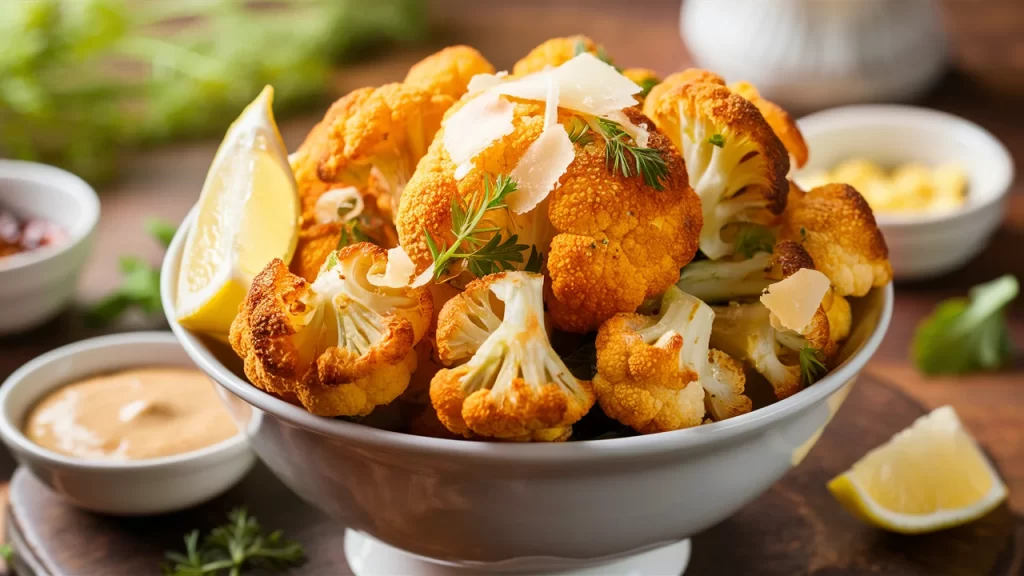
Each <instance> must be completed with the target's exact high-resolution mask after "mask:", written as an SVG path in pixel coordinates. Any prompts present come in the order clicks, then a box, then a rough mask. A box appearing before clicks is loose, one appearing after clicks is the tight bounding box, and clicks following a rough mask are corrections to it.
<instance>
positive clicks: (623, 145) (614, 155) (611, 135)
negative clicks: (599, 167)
mask: <svg viewBox="0 0 1024 576" xmlns="http://www.w3.org/2000/svg"><path fill="white" fill-rule="evenodd" d="M597 126H598V127H599V128H600V129H601V132H602V135H603V136H604V139H605V141H606V145H605V149H604V157H605V161H606V163H607V165H608V170H609V171H610V172H611V173H612V174H614V173H616V172H618V173H619V174H622V175H623V176H624V177H626V178H631V177H632V176H633V175H634V174H640V175H642V176H643V178H644V182H645V183H646V184H647V185H648V186H650V187H651V188H654V189H655V190H663V189H664V186H662V184H661V180H662V179H663V178H666V177H668V164H666V163H665V159H664V158H663V157H662V156H661V152H660V151H659V150H657V149H655V148H641V147H639V146H637V145H636V142H635V141H633V139H632V138H630V137H629V135H628V134H626V131H625V130H623V129H622V126H620V125H619V124H618V123H617V122H612V121H611V120H608V119H607V118H597Z"/></svg>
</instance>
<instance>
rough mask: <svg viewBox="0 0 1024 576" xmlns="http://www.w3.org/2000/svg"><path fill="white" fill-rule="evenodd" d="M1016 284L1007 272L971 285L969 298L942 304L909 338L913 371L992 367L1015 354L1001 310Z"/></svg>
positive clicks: (949, 371) (960, 371) (945, 371)
mask: <svg viewBox="0 0 1024 576" xmlns="http://www.w3.org/2000/svg"><path fill="white" fill-rule="evenodd" d="M1019 291H1020V285H1019V283H1018V281H1017V279H1016V278H1015V277H1013V276H1011V275H1009V274H1007V275H1006V276H1002V277H1000V278H997V279H995V280H992V281H991V282H987V283H985V284H980V285H978V286H975V287H974V288H971V291H970V292H969V294H968V298H952V299H949V300H946V301H944V302H941V303H940V304H939V305H938V306H937V307H936V308H935V311H934V312H932V314H931V315H930V316H929V317H927V318H925V319H924V320H922V321H921V323H920V324H918V326H917V331H916V332H915V333H914V340H913V341H912V342H911V347H910V349H911V356H912V357H913V360H914V364H915V365H916V366H917V369H918V370H920V371H921V372H923V373H925V374H928V375H935V374H964V373H968V372H976V371H979V370H995V369H997V368H999V367H1000V366H1002V365H1003V364H1005V363H1006V362H1007V360H1009V359H1010V356H1011V355H1012V353H1013V344H1012V342H1011V341H1010V334H1009V330H1008V329H1007V325H1006V316H1005V310H1006V307H1007V305H1009V303H1010V302H1012V301H1013V299H1014V298H1016V297H1017V294H1018V293H1019Z"/></svg>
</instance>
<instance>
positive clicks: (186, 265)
mask: <svg viewBox="0 0 1024 576" xmlns="http://www.w3.org/2000/svg"><path fill="white" fill-rule="evenodd" d="M273 100H274V89H273V88H272V87H270V86H267V87H266V88H264V89H263V92H261V93H260V95H259V97H257V98H256V100H254V101H253V102H252V103H251V104H249V105H248V106H247V107H246V108H245V110H244V111H243V112H242V115H241V116H239V117H238V119H237V120H235V121H234V123H233V124H231V127H230V128H228V131H227V134H226V135H225V136H224V141H223V142H221V145H220V148H219V149H218V150H217V154H216V156H214V159H213V164H212V165H211V166H210V171H209V173H207V175H206V182H205V183H204V184H203V191H202V193H201V194H200V195H199V202H198V204H197V206H196V212H197V214H196V218H195V222H194V223H193V226H192V228H191V229H190V230H189V232H188V237H187V238H186V240H185V249H184V252H183V255H182V260H181V268H180V269H179V274H178V294H177V296H178V297H177V305H176V310H175V312H176V315H177V318H178V322H180V323H181V325H182V326H185V327H186V328H189V329H190V330H196V331H200V332H207V333H211V334H214V335H217V336H222V337H225V336H227V334H228V332H229V330H230V328H231V321H232V320H234V318H235V316H236V314H237V313H238V304H239V303H240V302H241V301H242V299H243V298H245V294H246V292H247V291H248V289H249V284H250V283H251V282H252V279H253V277H254V276H255V275H256V274H258V273H259V272H260V270H262V269H263V267H264V266H266V264H267V263H268V262H270V261H271V260H272V259H274V258H281V259H282V260H284V261H285V262H288V261H289V260H290V259H291V257H292V254H293V253H294V252H295V244H296V242H297V240H298V226H299V218H300V214H301V208H300V204H299V193H298V188H297V186H296V184H295V177H294V176H293V175H292V171H291V168H290V166H289V164H288V153H287V151H286V150H285V146H284V142H283V141H282V139H281V134H280V132H278V129H277V124H276V123H275V122H274V113H273V110H272V108H271V105H272V104H273Z"/></svg>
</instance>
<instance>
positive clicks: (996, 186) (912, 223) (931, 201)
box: [793, 105, 1014, 280]
mask: <svg viewBox="0 0 1024 576" xmlns="http://www.w3.org/2000/svg"><path fill="white" fill-rule="evenodd" d="M798 124H799V125H800V130H801V131H802V132H803V135H804V139H805V140H806V141H807V146H808V148H809V149H810V150H811V151H812V153H811V157H810V160H809V161H808V163H807V165H805V166H804V167H803V169H801V170H799V171H798V172H796V173H794V174H793V179H794V181H795V182H796V183H797V184H798V185H799V186H800V187H801V188H803V189H805V190H807V189H809V188H811V187H814V186H818V185H820V184H823V183H827V182H841V183H845V184H850V185H852V186H853V187H854V188H857V190H858V191H859V192H860V193H861V194H862V195H863V196H864V198H865V199H866V200H867V201H868V204H870V205H871V208H872V210H873V211H874V214H875V220H876V221H877V222H878V227H879V228H880V229H881V230H882V233H883V234H884V235H885V240H886V243H887V244H888V246H889V261H890V262H891V263H892V268H893V273H894V275H895V277H896V278H897V279H900V280H916V279H924V278H928V277H934V276H938V275H941V274H945V273H947V272H951V271H953V270H955V269H957V268H959V267H961V266H963V265H964V264H966V263H967V262H968V261H970V260H971V259H972V258H974V257H975V256H977V255H978V253H980V252H981V251H982V250H983V249H984V248H985V245H986V244H987V243H988V240H989V239H990V238H991V236H992V234H993V233H994V232H995V231H996V229H997V228H998V227H999V224H1000V223H1001V222H1002V220H1003V216H1004V215H1005V211H1006V197H1007V193H1008V192H1009V190H1010V185H1011V183H1012V182H1013V174H1014V167H1013V160H1012V158H1011V157H1010V153H1009V152H1008V151H1007V150H1006V147H1005V146H1003V144H1002V143H1001V142H999V140H997V139H996V138H995V137H994V136H993V135H992V134H990V133H989V132H988V131H987V130H985V129H984V128H982V127H980V126H978V125H977V124H974V123H972V122H970V121H968V120H965V119H963V118H959V117H957V116H953V115H951V114H946V113H944V112H939V111H936V110H930V109H926V108H916V107H912V106H890V105H871V106H847V107H842V108H833V109H831V110H825V111H823V112H818V113H816V114H811V115H810V116H806V117H804V118H801V119H800V121H799V122H798Z"/></svg>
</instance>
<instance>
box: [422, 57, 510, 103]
mask: <svg viewBox="0 0 1024 576" xmlns="http://www.w3.org/2000/svg"><path fill="white" fill-rule="evenodd" d="M477 74H494V66H492V65H491V63H490V62H488V61H487V59H486V58H484V57H483V55H482V54H480V52H478V51H477V50H476V49H475V48H471V47H469V46H449V47H448V48H445V49H443V50H441V51H439V52H435V53H434V54H431V55H430V56H427V57H426V58H424V59H423V60H420V61H419V62H417V63H416V64H414V65H413V67H412V68H410V69H409V73H408V74H406V75H405V80H403V81H402V83H403V84H405V85H407V86H415V87H417V88H421V89H424V90H426V91H428V92H430V93H432V94H440V95H445V96H450V97H451V98H452V99H454V100H458V99H459V98H461V97H462V95H463V94H465V93H466V90H467V89H468V87H469V81H470V79H471V78H473V76H476V75H477Z"/></svg>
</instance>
